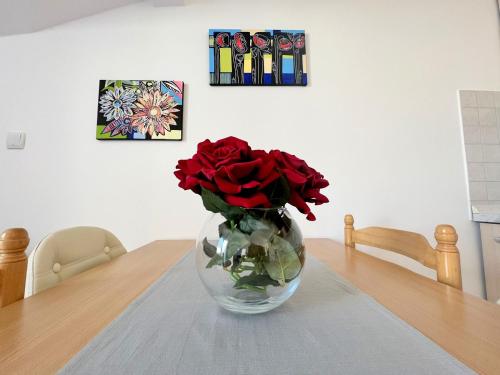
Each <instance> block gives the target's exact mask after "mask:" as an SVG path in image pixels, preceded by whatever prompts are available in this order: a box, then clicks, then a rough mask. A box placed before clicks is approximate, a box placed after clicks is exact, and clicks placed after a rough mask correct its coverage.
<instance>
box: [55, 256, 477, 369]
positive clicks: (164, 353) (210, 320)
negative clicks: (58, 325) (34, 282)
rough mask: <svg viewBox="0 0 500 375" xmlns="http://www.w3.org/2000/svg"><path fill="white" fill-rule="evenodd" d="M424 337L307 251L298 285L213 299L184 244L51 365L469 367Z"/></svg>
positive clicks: (257, 367)
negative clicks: (259, 299) (256, 296)
mask: <svg viewBox="0 0 500 375" xmlns="http://www.w3.org/2000/svg"><path fill="white" fill-rule="evenodd" d="M470 373H473V372H472V371H471V370H470V369H469V368H467V367H466V366H464V365H463V364H462V363H460V362H459V361H458V360H456V359H455V358H453V357H452V356H451V355H449V354H448V353H447V352H445V351H444V350H443V349H441V348H440V347H439V346H437V345H436V344H434V343H433V342H432V341H431V340H429V339H428V338H426V337H425V336H423V335H422V334H421V333H420V332H418V331H417V330H415V329H414V328H413V327H411V326H409V325H408V324H407V323H405V322H404V321H402V320H401V319H399V318H398V317H396V316H395V315H394V314H392V313H391V312H389V311H388V310H386V309H385V308H384V307H383V306H381V305H380V304H378V303H377V302H375V301H374V300H373V299H372V298H371V297H369V296H367V295H366V294H364V293H362V292H360V291H359V290H357V289H356V288H355V287H353V286H351V285H349V284H348V283H347V282H346V281H344V280H342V279H341V278H340V277H338V276H337V275H336V274H335V273H334V272H332V271H331V270H330V269H329V268H328V267H327V266H326V265H324V264H322V263H321V262H319V261H318V260H316V259H314V258H313V257H311V256H309V257H308V259H307V263H306V267H305V270H304V276H303V280H302V284H301V285H300V287H299V289H298V290H297V292H296V293H295V295H294V296H292V297H291V298H290V299H289V300H288V301H287V302H285V303H284V304H283V305H281V306H280V307H278V308H277V309H275V310H273V311H271V312H268V313H265V314H260V315H253V316H252V315H237V314H233V313H230V312H227V311H225V310H223V309H221V308H219V307H218V306H217V305H216V303H215V301H213V300H212V299H211V297H210V296H209V295H208V294H207V293H206V292H205V290H204V289H203V286H202V284H201V281H200V280H199V279H198V275H197V274H196V269H195V265H194V256H193V253H192V252H191V253H190V254H188V255H187V256H186V257H185V258H184V259H182V260H181V261H180V262H179V263H178V264H177V265H175V266H174V267H173V268H172V269H171V270H170V271H168V272H166V273H165V274H164V275H163V276H162V277H161V278H160V279H159V280H158V281H157V282H156V283H155V284H153V285H152V286H151V287H150V288H149V289H148V290H147V291H146V292H144V293H143V294H142V295H141V296H140V297H139V298H137V300H135V301H134V302H133V303H132V304H131V305H130V306H129V307H128V308H127V309H126V310H125V311H124V312H123V313H122V314H121V315H120V316H119V317H118V318H117V319H115V320H114V321H113V322H112V323H111V324H110V325H109V326H108V327H106V328H105V329H104V330H103V331H102V332H101V333H100V334H99V335H98V336H97V337H95V338H94V339H93V340H92V341H91V342H90V343H89V344H88V345H87V346H86V347H85V348H84V349H82V350H81V351H80V352H79V353H78V354H77V355H76V356H75V357H74V358H72V359H71V361H70V362H68V363H67V365H66V366H65V367H64V368H63V369H62V370H61V371H60V374H207V375H211V374H228V375H235V374H258V375H266V374H273V375H280V374H283V375H284V374H286V375H291V374H470Z"/></svg>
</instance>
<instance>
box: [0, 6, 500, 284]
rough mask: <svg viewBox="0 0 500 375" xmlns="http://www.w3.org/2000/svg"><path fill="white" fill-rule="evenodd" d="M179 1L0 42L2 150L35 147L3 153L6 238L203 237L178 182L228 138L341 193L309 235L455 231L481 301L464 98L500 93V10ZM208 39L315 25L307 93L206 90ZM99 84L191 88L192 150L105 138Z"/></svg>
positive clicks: (310, 32) (129, 240) (137, 240)
mask: <svg viewBox="0 0 500 375" xmlns="http://www.w3.org/2000/svg"><path fill="white" fill-rule="evenodd" d="M186 3H187V5H186V6H184V7H173V8H154V7H152V6H151V5H150V4H147V3H145V4H136V5H131V6H128V7H125V8H121V9H117V10H114V11H110V12H107V13H103V14H101V15H97V16H93V17H90V18H87V19H82V20H79V21H75V22H72V23H68V24H66V25H62V26H60V27H57V28H54V29H51V30H46V31H43V32H38V33H34V34H28V35H19V36H12V37H3V38H0V51H1V54H2V58H1V59H0V85H1V90H0V107H1V113H2V116H1V118H0V126H1V133H0V138H4V137H5V133H6V131H7V130H22V131H26V132H27V134H28V138H27V145H26V149H25V150H23V151H15V150H6V149H5V147H4V146H2V147H0V163H1V169H0V171H1V172H0V173H1V176H2V177H1V179H2V182H1V184H0V189H1V190H0V193H1V195H0V197H1V201H0V228H5V227H12V226H24V227H26V228H28V230H29V231H30V234H31V238H32V244H35V243H37V242H38V241H39V240H40V239H41V238H42V237H43V236H44V235H45V234H47V233H49V232H51V231H54V230H56V229H59V228H62V227H68V226H73V225H85V224H87V225H98V226H103V227H106V228H109V229H110V230H112V231H113V232H115V233H116V234H117V235H118V236H119V237H120V238H121V239H122V240H123V242H124V244H125V245H126V246H127V247H128V248H129V249H133V248H135V247H137V246H139V245H141V244H144V243H147V242H149V241H151V240H154V239H159V238H187V237H195V236H196V234H197V232H198V230H199V228H200V227H201V224H202V222H203V220H204V218H205V216H206V213H205V212H204V210H203V208H202V205H201V201H200V199H199V197H197V196H195V195H194V194H191V193H189V192H185V191H183V190H181V189H179V188H177V187H176V185H177V181H176V179H175V178H174V176H173V174H172V171H173V170H174V166H175V164H176V161H177V159H179V158H185V157H189V156H191V155H192V153H193V152H194V151H195V146H196V144H197V143H198V142H199V141H201V140H203V139H205V138H207V137H209V138H211V139H217V138H219V137H224V136H227V135H235V136H239V137H242V138H245V139H247V140H248V141H249V142H250V143H251V144H252V145H254V146H255V147H262V148H280V149H284V150H287V151H289V152H292V153H297V154H298V155H299V156H302V157H304V158H305V159H307V161H308V162H309V163H310V164H311V165H313V166H314V167H316V168H317V169H318V170H320V171H322V172H324V174H325V175H326V176H327V177H328V178H329V179H330V180H331V181H332V182H333V184H332V187H331V188H329V189H328V191H327V195H328V196H329V197H330V198H331V200H332V202H333V203H332V204H329V205H324V206H321V207H318V208H316V209H315V210H314V212H315V213H316V214H317V217H318V220H317V221H316V222H312V223H309V222H306V221H305V220H304V219H303V218H302V217H299V214H298V213H296V217H299V218H300V224H301V225H302V228H303V230H304V232H305V234H306V235H308V236H324V237H333V238H336V239H342V236H343V234H342V233H343V215H344V214H345V213H346V212H351V213H353V214H354V215H355V218H357V224H358V225H359V226H366V225H370V224H378V225H384V226H395V227H400V228H406V229H409V230H414V231H419V232H422V233H424V234H425V235H427V236H428V237H430V238H432V235H433V229H434V226H435V225H436V224H438V223H450V224H453V225H454V226H455V227H456V228H457V230H458V232H459V235H460V240H459V246H460V249H461V251H462V267H463V279H464V286H465V290H467V291H469V292H472V293H475V294H481V293H482V276H481V266H480V252H479V246H480V244H479V237H478V227H477V225H476V224H475V223H472V222H470V221H469V218H468V210H469V207H468V203H467V200H468V199H467V192H466V178H465V169H464V162H463V150H462V149H463V146H462V139H461V130H460V123H459V112H458V102H457V90H458V89H485V90H487V89H499V88H500V43H499V34H498V31H499V30H498V11H497V8H496V2H495V1H494V0H441V1H439V2H437V1H431V0H422V1H413V0H412V1H409V0H407V1H401V0H380V1H370V0H364V1H363V0H358V1H353V0H339V1H331V2H327V1H321V2H320V1H309V2H304V1H289V2H286V3H285V2H284V1H283V2H282V1H280V2H278V1H274V2H273V3H272V4H269V3H271V2H270V1H262V2H261V1H260V0H257V1H253V3H254V4H256V5H255V8H254V9H253V10H251V11H249V9H248V8H246V5H247V4H248V2H247V1H245V2H234V1H233V2H230V1H228V2H226V3H225V4H222V3H221V2H218V1H217V2H216V1H211V2H208V1H201V0H198V1H191V2H189V1H188V2H186ZM238 4H241V5H238ZM283 4H286V6H285V5H283ZM210 27H215V28H216V27H224V28H229V27H233V28H239V27H241V28H256V27H268V28H273V27H274V28H305V29H306V32H307V38H308V39H307V43H308V65H309V68H310V75H309V78H310V84H309V86H307V87H306V88H301V87H290V88H282V87H271V88H252V87H243V88H237V87H229V88H223V87H210V86H209V85H208V61H207V39H208V38H207V30H208V28H210ZM102 78H107V79H127V78H129V79H130V78H133V79H182V80H184V81H185V82H186V83H187V92H186V99H187V100H186V106H185V110H186V112H185V129H186V131H185V140H184V141H183V142H178V143H176V142H156V143H155V142H149V143H147V142H145V143H142V142H102V141H101V142H99V141H96V140H95V122H96V108H97V107H96V106H97V88H98V80H99V79H102ZM252 104H255V108H257V109H256V110H251V109H250V106H251V105H252ZM1 142H4V141H1ZM0 145H1V144H0ZM294 212H296V211H294Z"/></svg>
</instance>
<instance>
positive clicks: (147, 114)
mask: <svg viewBox="0 0 500 375" xmlns="http://www.w3.org/2000/svg"><path fill="white" fill-rule="evenodd" d="M183 96H184V82H182V81H119V80H117V81H109V80H101V81H100V82H99V103H98V110H97V130H96V138H97V139H99V140H138V141H145V140H159V141H180V140H182V109H183Z"/></svg>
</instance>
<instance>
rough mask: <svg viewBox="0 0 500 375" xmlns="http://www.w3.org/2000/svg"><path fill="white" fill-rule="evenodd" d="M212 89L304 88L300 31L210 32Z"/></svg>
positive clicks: (303, 51) (237, 30) (303, 57)
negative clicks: (254, 87) (230, 87)
mask: <svg viewBox="0 0 500 375" xmlns="http://www.w3.org/2000/svg"><path fill="white" fill-rule="evenodd" d="M208 40H209V42H208V47H209V48H208V51H209V53H208V55H209V62H210V84H211V85H212V86H306V85H307V65H306V61H307V60H306V39H305V33H304V30H240V29H210V30H209V33H208Z"/></svg>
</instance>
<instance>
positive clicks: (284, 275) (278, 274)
mask: <svg viewBox="0 0 500 375" xmlns="http://www.w3.org/2000/svg"><path fill="white" fill-rule="evenodd" d="M264 267H265V269H266V271H267V273H268V274H269V276H270V277H271V278H272V279H273V280H276V281H277V282H278V283H279V284H280V285H282V286H283V285H285V282H286V281H290V280H292V279H294V278H295V277H296V276H297V275H298V274H299V272H300V269H301V268H302V265H301V263H300V260H299V257H298V255H297V253H296V252H295V250H294V248H293V246H292V245H290V243H289V242H288V241H286V240H284V239H283V238H281V237H278V236H274V237H273V239H272V240H271V246H270V248H269V255H268V256H267V258H266V260H265V261H264Z"/></svg>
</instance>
